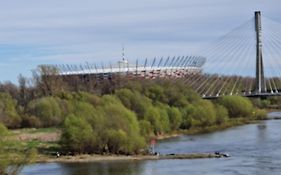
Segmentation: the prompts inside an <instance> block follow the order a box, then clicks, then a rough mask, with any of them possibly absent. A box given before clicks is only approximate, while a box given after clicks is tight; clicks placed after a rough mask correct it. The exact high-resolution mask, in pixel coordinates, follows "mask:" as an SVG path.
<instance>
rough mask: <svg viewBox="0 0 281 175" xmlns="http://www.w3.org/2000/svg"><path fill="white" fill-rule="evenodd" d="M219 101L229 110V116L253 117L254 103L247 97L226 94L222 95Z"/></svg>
mask: <svg viewBox="0 0 281 175" xmlns="http://www.w3.org/2000/svg"><path fill="white" fill-rule="evenodd" d="M218 103H219V104H220V105H222V106H224V107H225V108H226V109H227V110H228V112H229V117H232V118H237V117H244V118H247V117H251V116H252V114H253V110H254V108H253V105H252V103H251V101H250V100H249V99H247V98H245V97H240V96H224V97H221V98H220V99H219V101H218Z"/></svg>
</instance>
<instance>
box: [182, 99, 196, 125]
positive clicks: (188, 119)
mask: <svg viewBox="0 0 281 175" xmlns="http://www.w3.org/2000/svg"><path fill="white" fill-rule="evenodd" d="M194 111H195V107H194V106H193V105H191V104H190V105H188V106H187V107H186V108H182V109H181V113H182V123H181V125H180V128H181V129H189V128H191V126H192V115H193V113H194Z"/></svg>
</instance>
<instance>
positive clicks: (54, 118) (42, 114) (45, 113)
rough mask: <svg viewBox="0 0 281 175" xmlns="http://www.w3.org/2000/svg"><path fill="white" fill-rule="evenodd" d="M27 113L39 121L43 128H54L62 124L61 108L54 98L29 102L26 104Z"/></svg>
mask: <svg viewBox="0 0 281 175" xmlns="http://www.w3.org/2000/svg"><path fill="white" fill-rule="evenodd" d="M28 111H29V113H30V114H31V115H34V116H36V117H38V118H39V119H40V121H41V122H42V125H43V126H44V127H48V126H56V125H59V124H61V123H62V122H63V120H64V116H63V115H62V111H61V108H60V106H59V104H58V102H57V100H56V99H55V98H54V97H43V98H40V99H36V100H33V101H31V102H30V103H29V104H28Z"/></svg>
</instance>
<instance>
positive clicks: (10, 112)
mask: <svg viewBox="0 0 281 175" xmlns="http://www.w3.org/2000/svg"><path fill="white" fill-rule="evenodd" d="M0 122H2V123H3V124H4V125H5V126H6V127H8V128H16V127H19V126H20V123H21V118H20V116H19V115H18V113H17V111H16V102H15V101H14V100H13V99H12V97H11V96H10V95H9V94H7V93H0Z"/></svg>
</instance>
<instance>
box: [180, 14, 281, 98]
mask: <svg viewBox="0 0 281 175" xmlns="http://www.w3.org/2000/svg"><path fill="white" fill-rule="evenodd" d="M201 55H202V56H204V57H206V58H207V61H206V63H205V65H204V66H203V67H202V70H203V72H202V74H192V75H190V76H187V77H186V80H184V81H185V82H186V83H187V85H189V86H190V87H192V88H193V89H194V90H195V91H197V92H198V93H199V94H200V95H202V97H203V98H217V97H220V96H224V95H240V96H246V97H266V96H279V95H281V24H279V23H278V22H275V21H274V20H272V19H270V18H266V17H263V16H261V12H259V11H257V12H255V16H254V17H253V18H251V19H250V20H248V21H246V22H245V23H244V24H242V25H241V26H239V27H237V28H236V29H234V30H232V31H231V32H229V33H228V34H226V35H225V36H223V37H222V38H220V39H219V40H218V41H217V42H215V43H214V44H213V45H211V47H209V48H208V49H206V50H205V51H203V52H202V53H201Z"/></svg>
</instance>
